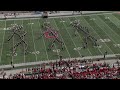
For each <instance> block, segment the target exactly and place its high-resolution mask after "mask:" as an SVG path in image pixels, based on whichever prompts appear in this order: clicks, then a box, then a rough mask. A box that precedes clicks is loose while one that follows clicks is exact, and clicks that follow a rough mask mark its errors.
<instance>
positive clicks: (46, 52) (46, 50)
mask: <svg viewBox="0 0 120 90" xmlns="http://www.w3.org/2000/svg"><path fill="white" fill-rule="evenodd" d="M38 23H39V27H40V22H39V19H38ZM40 32H41V33H42V31H41V30H40ZM42 40H43V43H44V47H45V51H46V55H47V59H48V60H49V58H48V53H47V49H46V45H45V41H44V38H43V36H42Z"/></svg>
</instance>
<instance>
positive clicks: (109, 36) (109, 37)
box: [95, 22, 117, 44]
mask: <svg viewBox="0 0 120 90" xmlns="http://www.w3.org/2000/svg"><path fill="white" fill-rule="evenodd" d="M95 23H96V24H97V22H95ZM97 25H98V24H97ZM98 26H99V25H98ZM99 27H100V26H99ZM100 28H101V27H100ZM101 29H102V28H101ZM102 31H104V30H103V29H102ZM104 32H105V33H106V31H104ZM106 35H107V36H108V37H109V38H110V39H111V40H112V41H113V42H114V43H115V44H117V43H116V42H115V41H114V40H113V39H112V38H111V37H110V36H109V35H108V34H107V33H106Z"/></svg>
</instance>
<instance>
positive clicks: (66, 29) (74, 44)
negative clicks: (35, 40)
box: [60, 18, 81, 56]
mask: <svg viewBox="0 0 120 90" xmlns="http://www.w3.org/2000/svg"><path fill="white" fill-rule="evenodd" d="M60 19H61V18H60ZM61 20H62V19H61ZM62 24H63V25H64V27H65V30H66V31H67V33H68V35H69V37H70V38H71V40H72V42H73V44H74V46H75V48H77V46H76V44H75V42H74V41H73V39H72V37H71V35H70V33H69V32H68V30H67V27H66V25H65V24H64V23H62ZM78 53H79V55H80V56H81V54H80V52H79V51H78Z"/></svg>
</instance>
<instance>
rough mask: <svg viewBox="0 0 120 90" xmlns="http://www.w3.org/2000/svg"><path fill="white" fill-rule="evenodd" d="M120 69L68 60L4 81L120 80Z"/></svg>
mask: <svg viewBox="0 0 120 90" xmlns="http://www.w3.org/2000/svg"><path fill="white" fill-rule="evenodd" d="M119 76H120V68H119V67H118V66H117V67H116V66H115V65H113V66H110V64H108V63H105V62H104V63H93V62H91V61H86V60H82V61H81V60H76V59H75V60H72V61H70V60H68V61H64V60H61V61H58V62H57V61H56V62H54V63H53V62H50V63H43V64H41V65H40V66H39V67H33V68H26V71H24V72H23V71H21V72H20V73H16V74H13V75H12V74H10V75H9V76H8V77H7V78H5V74H4V75H3V79H119Z"/></svg>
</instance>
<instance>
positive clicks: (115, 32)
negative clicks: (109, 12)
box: [98, 17, 120, 37]
mask: <svg viewBox="0 0 120 90" xmlns="http://www.w3.org/2000/svg"><path fill="white" fill-rule="evenodd" d="M98 18H99V17H98ZM99 19H101V18H99ZM109 20H110V19H109ZM101 21H103V20H102V19H101ZM110 21H111V20H110ZM103 22H104V21H103ZM111 22H112V21H111ZM104 23H105V24H106V25H107V26H108V24H107V23H106V22H104ZM114 24H115V23H114ZM115 25H116V24H115ZM108 27H109V26H108ZM109 28H110V30H111V31H112V32H114V33H115V34H116V35H117V36H118V37H120V35H118V34H117V33H116V32H115V31H113V29H112V28H111V27H109Z"/></svg>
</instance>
